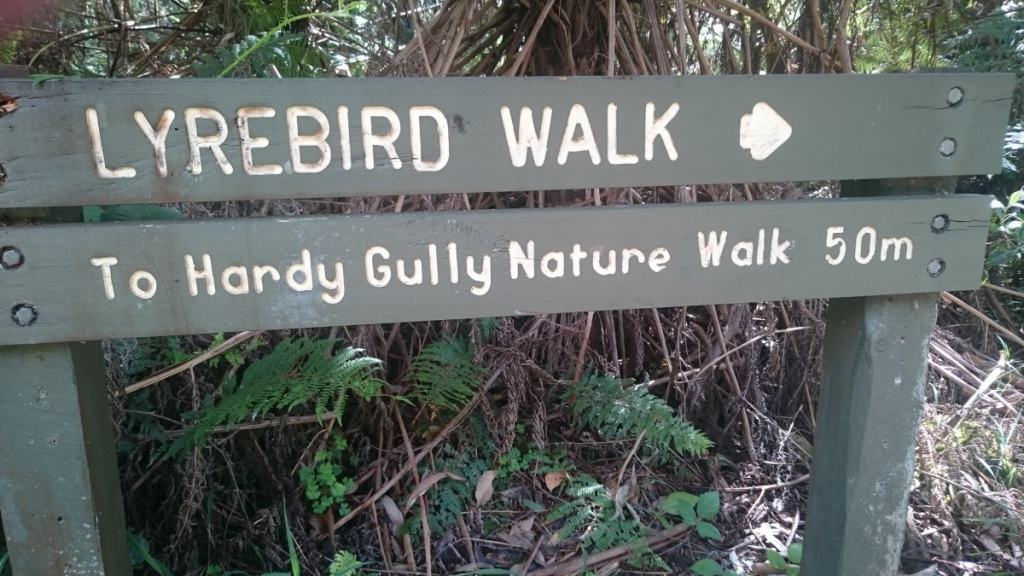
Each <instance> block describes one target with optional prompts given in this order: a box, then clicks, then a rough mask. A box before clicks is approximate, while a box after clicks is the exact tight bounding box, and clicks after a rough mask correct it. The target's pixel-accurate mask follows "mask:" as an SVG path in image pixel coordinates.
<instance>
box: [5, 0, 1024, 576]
mask: <svg viewBox="0 0 1024 576" xmlns="http://www.w3.org/2000/svg"><path fill="white" fill-rule="evenodd" d="M39 4H40V6H41V7H40V9H39V11H38V13H36V14H35V15H34V17H33V18H32V19H31V20H28V19H26V20H23V21H19V22H16V23H7V24H6V26H3V27H0V29H2V30H3V32H2V33H0V64H4V65H6V64H18V65H28V66H30V67H31V69H30V70H29V72H30V73H32V74H33V75H34V78H35V79H36V80H38V81H48V79H53V78H54V77H63V76H76V77H143V76H144V77H150V76H153V77H184V76H194V77H210V78H212V77H235V78H242V77H259V78H278V77H282V78H283V77H320V78H328V77H346V76H414V75H418V76H447V75H453V76H454V75H465V76H480V75H494V76H497V75H509V76H512V75H605V74H621V75H645V74H731V73H745V74H761V73H765V74H768V73H770V74H782V73H794V74H795V73H832V72H853V71H857V72H864V73H869V72H885V71H901V70H909V69H929V68H937V67H965V68H972V69H976V70H984V71H988V70H1003V71H1011V72H1015V73H1017V75H1018V84H1019V85H1020V84H1021V80H1022V78H1024V62H1022V56H1021V54H1022V53H1024V50H1022V49H1024V37H1022V30H1024V10H1022V9H1021V7H1020V3H1018V2H1003V1H997V0H969V1H963V2H945V1H941V0H926V1H919V0H819V1H817V2H783V1H778V0H743V1H741V2H732V1H728V2H727V1H723V0H704V1H697V2H690V1H689V0H687V1H686V2H681V1H671V0H631V1H627V0H617V1H615V2H611V3H609V2H608V1H607V0H551V1H542V2H515V1H505V0H498V1H493V2H488V1H479V0H419V1H418V2H417V1H411V2H407V1H405V0H401V1H398V0H380V1H368V2H336V1H326V0H324V1H320V0H202V1H200V0H116V1H109V2H108V1H102V2H101V1H97V0H72V1H68V2H64V3H61V4H59V5H58V4H53V5H52V6H49V7H45V6H43V4H45V3H39ZM609 6H614V7H615V8H614V9H615V16H614V17H613V18H611V19H609V17H608V9H609ZM0 8H2V6H0ZM609 50H610V51H609ZM338 81H339V82H343V81H344V80H338ZM1022 94H1024V92H1022V91H1021V90H1018V91H1017V94H1016V96H1015V101H1014V104H1013V110H1014V112H1013V117H1012V119H1011V130H1010V132H1009V133H1008V136H1007V144H1006V152H1005V158H1004V164H1003V166H1004V169H1003V171H1002V172H1001V173H1000V174H996V175H992V176H991V177H977V178H964V179H961V181H960V183H959V189H960V191H963V192H975V193H985V194H992V195H994V197H995V199H996V202H995V203H994V204H993V219H992V224H991V228H990V232H991V234H990V246H989V251H988V256H987V260H986V278H987V284H986V285H985V286H983V287H982V288H980V289H979V290H977V291H975V292H972V293H968V294H956V295H943V299H942V304H941V308H940V316H939V318H940V322H939V328H938V329H937V330H936V331H935V333H934V334H933V336H932V338H931V341H930V343H929V351H930V355H929V371H928V386H927V392H928V397H927V405H926V408H925V418H924V423H923V426H922V431H921V434H920V438H919V446H918V454H917V455H918V463H917V473H916V476H915V486H914V492H913V494H912V496H911V514H910V516H909V518H908V537H907V544H906V546H905V548H904V550H903V555H902V558H903V562H902V564H903V570H904V572H906V573H908V574H911V573H916V572H919V571H922V570H925V572H923V573H924V574H936V573H939V574H944V575H953V574H1012V573H1020V571H1021V570H1022V569H1024V568H1022V554H1024V553H1022V550H1021V547H1022V544H1021V542H1022V534H1021V532H1022V528H1024V488H1022V482H1024V480H1022V472H1021V467H1022V466H1024V448H1022V446H1024V442H1022V437H1024V432H1022V427H1021V425H1020V424H1021V410H1024V376H1022V374H1021V352H1022V349H1024V333H1022V329H1021V328H1022V326H1024V290H1022V286H1024V256H1022V245H1024V226H1022V218H1024V202H1022V201H1024V196H1022V195H1024V192H1022V186H1024V178H1022V176H1021V169H1022V168H1024V124H1022V122H1024V118H1022V115H1024V103H1022V102H1024V99H1022ZM837 113H841V111H837ZM837 137H841V135H837ZM480 177H481V178H486V177H487V175H486V174H481V176H480ZM840 193H841V191H840V186H839V185H838V184H837V183H835V182H795V183H782V184H772V185H746V186H677V187H662V188H644V189H633V188H613V189H604V188H602V189H589V190H560V191H547V192H537V191H527V192H509V193H502V194H478V193H471V194H446V195H438V196H412V195H410V196H402V197H389V196H381V197H375V198H342V199H328V200H322V201H313V200H310V201H302V202H298V201H291V200H286V199H282V200H279V201H273V202H225V203H204V204H201V203H187V204H177V205H169V206H158V207H157V206H149V207H143V208H138V207H120V206H112V207H103V208H99V207H90V208H88V209H87V210H86V217H87V219H88V220H89V221H96V222H100V221H103V222H106V221H124V220H137V219H164V218H181V217H185V218H210V217H250V216H254V217H268V216H269V217H287V216H296V215H306V214H327V213H367V212H398V211H414V210H463V209H476V210H488V209H529V208H544V207H550V206H595V207H596V206H601V205H620V204H661V203H681V202H707V201H716V202H741V201H749V200H775V199H778V198H781V197H785V198H803V197H834V196H837V195H839V194H840ZM32 216H33V215H31V214H29V215H28V216H27V217H32ZM25 217H26V215H25V214H21V213H16V214H8V213H2V214H0V219H2V221H3V222H5V223H7V222H11V221H17V220H19V219H22V218H25ZM826 319H827V303H825V302H821V301H797V302H760V303H753V304H749V305H747V304H742V305H730V306H707V307H691V308H679V309H641V310H622V311H603V312H593V313H571V314H552V315H545V316H530V317H519V318H488V319H481V320H471V321H447V322H434V323H406V324H396V325H370V326H351V327H336V328H329V329H323V330H291V331H275V332H246V333H241V334H237V335H224V334H217V335H199V336H188V337H171V338H150V339H132V340H117V341H110V342H106V343H104V347H105V351H106V356H107V371H108V374H109V376H110V391H111V398H112V405H113V409H114V413H115V414H114V415H115V425H116V429H117V435H118V456H119V464H120V468H121V478H122V490H123V494H124V499H125V505H126V511H127V516H128V521H129V524H130V529H131V533H130V535H129V543H130V548H131V553H132V561H133V563H134V565H135V567H136V570H137V573H138V574H159V575H161V576H165V575H174V576H179V575H189V576H191V575H196V576H200V575H202V576H229V575H235V576H238V575H261V574H288V575H296V574H303V575H307V574H308V575H331V576H356V575H368V574H379V573H385V574H451V573H460V574H478V575H481V576H483V575H513V574H514V575H522V574H531V575H534V576H554V575H562V574H591V575H594V576H598V575H600V576H608V575H610V574H615V573H643V574H654V573H660V574H666V573H670V574H696V575H698V576H719V575H720V576H734V575H738V574H747V575H753V574H759V575H762V574H785V575H787V576H792V575H795V574H797V573H798V572H799V567H800V563H801V560H802V555H803V552H802V548H801V543H800V542H801V539H802V530H803V521H804V519H805V517H806V514H805V504H806V481H807V473H808V471H809V466H810V461H811V456H812V454H813V437H814V429H815V426H816V422H815V417H814V404H815V398H816V396H817V383H818V379H819V372H820V347H821V342H822V337H823V334H824V323H825V320H826ZM867 504H869V503H866V505H867ZM8 574H9V566H8V563H7V556H6V553H5V552H4V551H3V548H2V545H0V575H2V576H8ZM19 576H20V575H19Z"/></svg>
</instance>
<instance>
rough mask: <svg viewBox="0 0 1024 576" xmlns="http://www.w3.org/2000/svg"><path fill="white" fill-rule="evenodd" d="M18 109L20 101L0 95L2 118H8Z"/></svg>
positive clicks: (0, 113)
mask: <svg viewBox="0 0 1024 576" xmlns="http://www.w3.org/2000/svg"><path fill="white" fill-rule="evenodd" d="M17 109H18V99H17V98H14V97H12V96H8V95H7V94H0V116H6V115H8V114H10V113H11V112H14V111H15V110H17Z"/></svg>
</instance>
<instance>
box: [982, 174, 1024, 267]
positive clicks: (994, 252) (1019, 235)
mask: <svg viewBox="0 0 1024 576" xmlns="http://www.w3.org/2000/svg"><path fill="white" fill-rule="evenodd" d="M985 260H986V262H985V264H986V268H987V269H988V271H989V275H990V276H993V277H996V278H998V279H1000V280H1001V281H1005V279H1011V280H1012V279H1013V278H1014V277H1015V276H1016V275H1018V274H1020V273H1021V272H1022V271H1024V189H1021V190H1017V191H1016V192H1014V193H1013V194H1010V196H1009V198H1007V201H1006V203H1005V204H1003V203H1002V202H1000V201H999V200H993V201H992V221H991V223H990V225H989V245H988V254H987V256H986V258H985Z"/></svg>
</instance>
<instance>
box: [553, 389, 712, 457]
mask: <svg viewBox="0 0 1024 576" xmlns="http://www.w3.org/2000/svg"><path fill="white" fill-rule="evenodd" d="M566 400H567V401H568V402H570V403H571V404H572V412H573V414H574V415H575V416H576V417H577V418H579V420H580V421H581V422H582V423H583V424H584V425H585V426H589V427H590V428H593V429H595V430H597V431H598V432H600V433H601V435H603V436H604V437H605V438H607V439H614V440H621V439H626V438H635V437H638V436H640V435H641V434H643V435H644V441H645V442H646V443H647V445H648V446H650V447H651V448H653V449H654V450H656V451H659V452H662V453H667V452H669V451H670V450H675V451H677V452H679V453H682V454H688V455H691V456H701V455H704V454H705V453H707V451H708V449H709V448H711V446H712V443H711V441H710V440H708V437H707V436H705V435H704V434H703V433H702V432H700V431H699V430H697V429H696V428H694V427H693V426H692V425H691V424H690V423H689V422H687V421H686V420H683V419H682V418H680V417H678V416H676V414H675V412H674V411H673V410H672V407H671V406H669V405H668V404H667V403H666V402H665V401H664V400H662V399H661V398H658V397H657V396H655V395H653V394H651V393H650V392H648V391H647V390H646V389H645V388H643V387H642V386H638V385H636V384H634V383H633V381H632V380H620V379H618V378H614V377H611V376H595V375H588V376H587V377H585V378H582V379H581V380H580V382H579V383H578V384H576V385H574V386H571V387H570V388H569V392H568V398H567V399H566Z"/></svg>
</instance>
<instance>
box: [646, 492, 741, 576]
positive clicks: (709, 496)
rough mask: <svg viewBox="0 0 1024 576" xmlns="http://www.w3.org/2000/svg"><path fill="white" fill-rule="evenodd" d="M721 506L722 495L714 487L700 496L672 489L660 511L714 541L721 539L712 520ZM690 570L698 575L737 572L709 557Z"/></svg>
mask: <svg viewBox="0 0 1024 576" xmlns="http://www.w3.org/2000/svg"><path fill="white" fill-rule="evenodd" d="M721 509H722V499H721V496H720V495H719V493H718V492H716V491H710V492H704V493H703V494H701V495H700V496H697V495H696V494H690V493H689V492H673V493H671V494H669V495H668V496H666V497H665V499H664V500H662V502H661V511H662V512H664V513H665V514H668V515H670V516H676V517H678V518H680V519H681V520H682V521H683V523H684V524H686V525H687V526H690V527H692V528H694V529H695V530H697V534H699V535H700V537H701V538H704V539H705V540H711V541H714V542H721V541H722V533H721V531H719V529H718V527H717V526H715V524H714V521H715V518H716V517H717V516H718V512H719V511H720V510H721ZM690 571H691V572H693V573H694V574H697V575H698V576H739V575H738V574H737V573H736V572H734V571H732V570H729V569H726V568H723V567H722V565H721V564H719V563H718V562H717V561H715V560H712V559H710V558H703V559H701V560H698V561H697V562H694V563H693V565H692V566H690Z"/></svg>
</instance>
